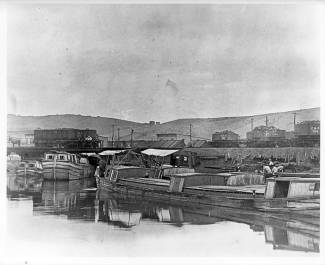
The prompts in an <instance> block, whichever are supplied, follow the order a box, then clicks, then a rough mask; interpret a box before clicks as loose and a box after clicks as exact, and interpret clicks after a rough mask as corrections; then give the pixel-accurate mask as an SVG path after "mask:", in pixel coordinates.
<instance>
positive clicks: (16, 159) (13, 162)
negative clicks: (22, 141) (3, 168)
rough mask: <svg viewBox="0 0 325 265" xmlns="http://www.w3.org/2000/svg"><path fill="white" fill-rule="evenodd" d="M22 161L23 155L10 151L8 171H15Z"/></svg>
mask: <svg viewBox="0 0 325 265" xmlns="http://www.w3.org/2000/svg"><path fill="white" fill-rule="evenodd" d="M20 162H21V156H20V155H18V154H15V153H10V155H8V156H7V172H10V173H14V172H15V171H16V169H17V167H18V165H19V163H20Z"/></svg>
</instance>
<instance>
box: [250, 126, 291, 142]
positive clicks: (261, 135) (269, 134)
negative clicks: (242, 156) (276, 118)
mask: <svg viewBox="0 0 325 265" xmlns="http://www.w3.org/2000/svg"><path fill="white" fill-rule="evenodd" d="M246 135H247V147H270V148H272V147H285V146H290V140H289V139H287V138H286V137H288V135H287V134H286V131H285V130H280V129H278V128H276V127H274V126H264V125H262V126H258V127H255V128H254V129H253V130H252V131H250V132H247V134H246Z"/></svg>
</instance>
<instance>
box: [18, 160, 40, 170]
mask: <svg viewBox="0 0 325 265" xmlns="http://www.w3.org/2000/svg"><path fill="white" fill-rule="evenodd" d="M18 168H29V169H42V164H41V162H39V161H22V162H20V164H19V165H18Z"/></svg>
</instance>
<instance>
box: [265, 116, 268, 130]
mask: <svg viewBox="0 0 325 265" xmlns="http://www.w3.org/2000/svg"><path fill="white" fill-rule="evenodd" d="M268 125H269V119H268V118H267V115H266V116H265V126H266V127H268Z"/></svg>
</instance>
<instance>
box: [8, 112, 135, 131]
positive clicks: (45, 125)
mask: <svg viewBox="0 0 325 265" xmlns="http://www.w3.org/2000/svg"><path fill="white" fill-rule="evenodd" d="M7 124H8V131H31V130H34V129H37V128H41V129H53V128H76V129H85V128H89V129H95V130H97V133H98V134H100V135H106V134H111V132H112V125H113V124H114V125H116V126H117V127H121V128H125V129H126V128H131V127H136V126H138V125H141V123H136V122H132V121H126V120H119V119H113V118H105V117H91V116H82V115H73V114H64V115H48V116H16V115H12V114H9V115H8V121H7Z"/></svg>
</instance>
